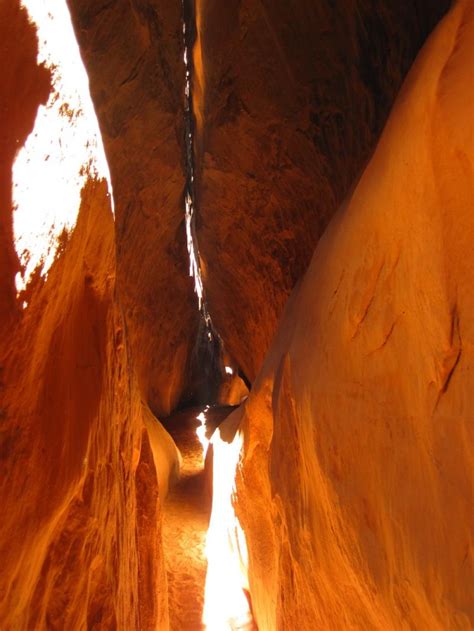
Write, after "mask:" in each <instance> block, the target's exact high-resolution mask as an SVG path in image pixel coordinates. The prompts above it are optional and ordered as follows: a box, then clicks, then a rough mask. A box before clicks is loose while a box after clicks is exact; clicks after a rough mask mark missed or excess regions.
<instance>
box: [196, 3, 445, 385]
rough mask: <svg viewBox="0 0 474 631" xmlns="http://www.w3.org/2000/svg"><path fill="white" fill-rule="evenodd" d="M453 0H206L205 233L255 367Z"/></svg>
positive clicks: (207, 276)
mask: <svg viewBox="0 0 474 631" xmlns="http://www.w3.org/2000/svg"><path fill="white" fill-rule="evenodd" d="M449 4H450V3H449V2H448V0H434V1H431V2H410V3H407V2H399V0H384V1H383V2H380V1H377V2H373V1H372V0H351V1H347V0H338V1H336V2H333V1H331V2H330V1H329V0H319V1H318V2H314V1H308V0H263V1H262V0H242V1H237V0H230V1H226V2H220V1H219V0H196V20H197V32H198V41H197V46H196V49H195V55H194V61H195V67H196V75H195V82H194V95H195V111H196V119H197V132H198V143H197V155H196V164H197V174H198V178H197V190H198V210H199V217H200V221H199V224H198V239H199V244H200V251H201V254H202V256H203V259H204V265H203V268H204V281H205V286H206V288H207V292H208V298H209V307H210V312H211V314H212V316H213V319H214V323H215V325H216V327H217V329H218V330H219V331H220V333H221V335H222V337H223V339H224V342H225V345H226V348H227V350H228V351H229V352H230V354H231V355H232V356H233V357H234V358H235V360H236V361H237V363H238V364H239V365H240V366H241V368H242V369H243V370H244V372H245V374H246V375H247V377H248V378H249V379H250V380H253V379H254V378H255V376H256V374H257V372H258V370H259V368H260V366H261V362H262V360H263V357H264V356H265V353H266V350H267V348H268V346H269V344H270V341H271V339H272V338H273V335H274V332H275V328H276V323H277V320H278V318H279V316H280V314H281V312H282V309H283V306H284V304H285V302H286V300H287V297H288V295H289V293H290V291H291V289H292V288H293V287H294V285H295V283H296V281H297V280H298V279H299V278H300V277H301V276H302V274H303V273H304V271H305V270H306V267H307V265H308V263H309V261H310V258H311V255H312V253H313V251H314V247H315V245H316V243H317V240H318V239H319V237H320V235H321V234H322V232H323V231H324V229H325V227H326V225H327V223H328V221H329V219H330V217H331V216H332V214H333V213H334V212H335V210H336V209H337V207H338V205H339V203H340V202H341V200H342V199H343V198H344V196H345V195H346V193H347V191H348V188H349V187H350V186H351V185H352V183H353V181H354V178H355V177H356V176H357V175H358V173H359V172H360V170H361V169H362V167H363V165H364V163H365V161H366V159H367V158H368V155H369V153H370V152H371V150H372V149H373V147H374V144H375V142H376V140H377V138H378V135H379V132H380V129H381V126H382V124H383V122H384V121H385V118H386V116H387V114H388V112H389V109H390V107H391V104H392V102H393V99H394V97H395V95H396V93H397V91H398V89H399V87H400V85H401V82H402V79H403V77H404V75H405V73H406V71H407V70H408V68H409V67H410V64H411V63H412V61H413V59H414V57H415V55H416V53H417V51H418V50H419V48H420V47H421V45H422V43H423V41H424V39H425V37H426V36H427V34H428V33H429V32H430V31H431V29H432V28H433V27H434V25H435V24H436V23H437V21H438V20H439V18H440V16H441V15H442V13H443V11H444V10H446V9H447V7H448V6H449Z"/></svg>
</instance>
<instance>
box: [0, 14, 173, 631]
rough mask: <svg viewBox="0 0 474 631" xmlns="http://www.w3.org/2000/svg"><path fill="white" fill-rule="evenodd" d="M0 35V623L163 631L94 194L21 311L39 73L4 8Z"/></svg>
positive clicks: (138, 425)
mask: <svg viewBox="0 0 474 631" xmlns="http://www.w3.org/2000/svg"><path fill="white" fill-rule="evenodd" d="M0 29H1V34H2V38H1V41H2V44H1V46H2V52H3V53H4V54H5V55H6V58H7V59H8V64H5V66H4V70H3V74H2V82H1V83H0V103H1V109H2V117H1V120H0V140H1V143H0V148H1V165H0V166H1V169H0V173H1V191H2V200H1V203H2V206H1V217H0V219H1V227H2V232H1V239H2V244H1V245H2V249H1V251H2V256H3V259H2V263H1V268H0V278H1V283H2V285H1V288H2V296H1V303H0V304H1V311H2V312H1V321H0V325H1V327H2V335H1V337H0V506H1V508H2V519H1V520H0V560H1V567H2V571H1V573H0V627H1V629H2V631H3V630H5V631H13V630H15V631H36V630H37V631H43V630H44V629H46V628H47V629H58V630H61V631H62V630H63V629H74V631H76V630H80V629H84V630H85V629H145V630H149V631H152V630H153V631H155V630H156V629H167V628H168V624H167V620H168V613H167V596H166V578H165V573H164V568H163V559H162V552H161V538H160V517H161V515H160V507H159V498H158V495H159V492H158V483H157V477H156V470H155V465H154V462H153V457H152V454H151V450H150V446H149V443H148V435H147V433H146V431H145V430H144V424H143V419H142V415H143V412H142V403H141V397H140V391H139V387H138V384H137V379H136V377H135V373H134V366H133V363H132V362H131V361H130V357H131V353H130V349H129V344H128V340H127V336H126V324H125V320H124V317H123V312H122V308H121V305H120V302H119V301H118V300H117V290H116V279H115V276H116V260H115V259H116V248H115V240H114V235H115V226H114V222H113V217H112V213H111V209H110V206H109V202H108V198H107V194H106V193H107V189H106V185H105V183H104V182H90V183H89V184H88V185H87V187H86V189H85V190H84V192H83V199H82V206H81V209H80V212H79V217H78V221H77V225H76V227H75V229H74V230H73V233H72V235H71V237H70V238H69V240H68V241H67V243H64V244H63V247H62V249H61V251H60V254H59V256H58V258H57V260H56V261H55V263H54V265H53V267H52V268H51V270H50V271H49V273H48V277H47V280H41V279H40V278H36V280H35V282H33V283H32V284H31V285H30V287H29V289H28V292H29V293H28V303H29V304H28V308H27V309H26V310H25V311H23V312H21V310H20V309H19V308H18V306H17V304H16V298H15V290H14V285H13V280H14V274H15V272H16V269H17V265H18V261H17V260H16V256H15V255H14V248H13V241H12V205H11V166H12V162H13V159H14V155H15V152H16V150H17V149H19V148H20V147H21V144H22V143H23V142H24V140H25V139H26V137H27V135H28V133H29V132H30V131H31V129H32V127H33V123H34V119H35V114H36V109H37V107H38V105H39V103H41V102H45V101H46V99H47V97H48V91H49V73H48V72H47V71H46V70H44V69H42V68H38V67H37V65H36V55H37V40H36V33H35V30H34V28H33V27H32V26H31V25H30V24H29V23H28V19H27V14H26V12H25V11H24V10H20V9H19V7H18V5H17V3H15V2H3V3H1V5H0ZM31 211H32V212H34V209H31Z"/></svg>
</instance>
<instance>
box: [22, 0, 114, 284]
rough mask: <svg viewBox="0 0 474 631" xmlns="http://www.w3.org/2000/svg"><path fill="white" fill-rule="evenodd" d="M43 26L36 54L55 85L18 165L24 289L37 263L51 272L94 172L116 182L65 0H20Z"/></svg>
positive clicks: (36, 21) (109, 183)
mask: <svg viewBox="0 0 474 631" xmlns="http://www.w3.org/2000/svg"><path fill="white" fill-rule="evenodd" d="M22 5H23V6H24V7H26V9H27V10H28V13H29V16H30V19H31V20H32V22H34V23H35V25H36V27H37V29H38V40H39V53H38V62H39V63H43V62H44V63H45V64H46V65H47V66H48V67H49V68H50V69H51V70H52V73H53V90H52V93H51V95H50V98H49V101H48V103H47V104H46V106H40V108H39V110H38V114H37V117H36V122H35V127H34V130H33V132H32V133H31V134H30V136H29V137H28V139H27V141H26V143H25V146H24V147H23V148H22V149H21V150H20V152H19V153H18V156H17V158H16V160H15V164H14V166H13V203H14V206H15V208H16V210H15V212H14V215H13V229H14V237H15V247H16V251H17V253H18V256H19V259H20V262H21V265H22V273H21V274H17V278H16V286H17V291H18V292H20V291H21V290H23V289H24V288H25V287H26V285H27V284H28V281H29V280H30V278H31V275H32V273H33V271H34V270H35V269H36V267H37V266H38V265H42V272H41V274H42V276H45V275H46V274H47V272H48V270H49V268H50V267H51V264H52V262H53V260H54V257H55V254H56V251H57V248H58V245H59V242H58V237H59V235H61V233H62V232H63V231H64V229H65V230H66V231H68V232H69V231H71V230H72V228H73V227H74V226H75V224H76V220H77V215H78V211H79V205H80V192H81V188H82V187H83V185H84V183H85V181H86V179H87V176H88V174H89V173H90V174H94V175H97V176H98V177H104V178H106V179H107V182H108V186H109V193H110V195H111V202H112V209H113V198H112V186H111V180H110V173H109V168H108V165H107V161H106V158H105V152H104V148H103V144H102V138H101V135H100V131H99V126H98V122H97V117H96V114H95V111H94V107H93V105H92V101H91V98H90V92H89V82H88V78H87V73H86V70H85V68H84V65H83V63H82V59H81V56H80V53H79V47H78V45H77V42H76V36H75V34H74V30H73V27H72V24H71V17H70V15H69V11H68V9H67V6H66V2H65V0H55V2H51V1H50V0H22Z"/></svg>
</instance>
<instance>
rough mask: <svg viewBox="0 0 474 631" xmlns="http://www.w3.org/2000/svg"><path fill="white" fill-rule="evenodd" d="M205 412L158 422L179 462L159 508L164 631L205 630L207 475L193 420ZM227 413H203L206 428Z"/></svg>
mask: <svg viewBox="0 0 474 631" xmlns="http://www.w3.org/2000/svg"><path fill="white" fill-rule="evenodd" d="M206 407H207V406H206ZM205 409H206V408H205V407H196V408H190V409H187V410H182V411H180V412H177V413H176V414H174V415H173V416H171V417H170V418H169V419H167V420H166V421H164V426H165V427H166V429H167V430H168V431H169V433H170V434H171V436H172V437H173V439H174V441H175V442H176V445H177V446H178V448H179V450H180V452H181V455H182V458H183V460H182V464H181V474H180V479H179V480H178V482H177V483H176V484H175V486H174V487H172V488H171V489H170V492H169V494H168V497H167V498H166V500H165V502H164V506H163V544H164V550H165V558H166V568H167V579H168V594H169V612H170V631H199V630H201V629H206V626H205V625H203V623H202V615H203V607H204V591H205V582H206V570H207V560H206V554H205V545H206V533H207V529H208V526H209V519H210V514H211V499H212V471H211V467H210V466H207V467H206V469H204V460H203V448H202V445H201V443H200V442H199V438H198V436H197V434H196V429H197V428H198V427H199V425H200V423H199V421H197V420H196V417H197V416H198V415H199V414H200V413H202V412H203V411H204V410H205ZM231 409H232V408H230V407H229V406H215V407H211V408H209V409H208V410H207V411H206V421H207V425H208V427H209V428H213V427H216V426H217V425H218V424H219V423H220V422H221V421H222V420H223V419H224V418H225V417H226V416H227V415H228V414H229V412H230V411H231ZM224 588H225V587H224Z"/></svg>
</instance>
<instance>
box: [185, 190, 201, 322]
mask: <svg viewBox="0 0 474 631" xmlns="http://www.w3.org/2000/svg"><path fill="white" fill-rule="evenodd" d="M185 203H186V209H185V211H186V214H185V217H186V242H187V245H188V254H189V275H190V276H191V277H192V278H194V289H195V291H196V294H197V297H198V301H199V309H200V310H201V308H202V299H203V294H204V288H203V284H202V278H201V269H200V267H199V261H198V258H197V254H196V250H195V247H194V235H193V214H194V209H193V200H192V199H191V195H189V193H187V194H186V199H185Z"/></svg>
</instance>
